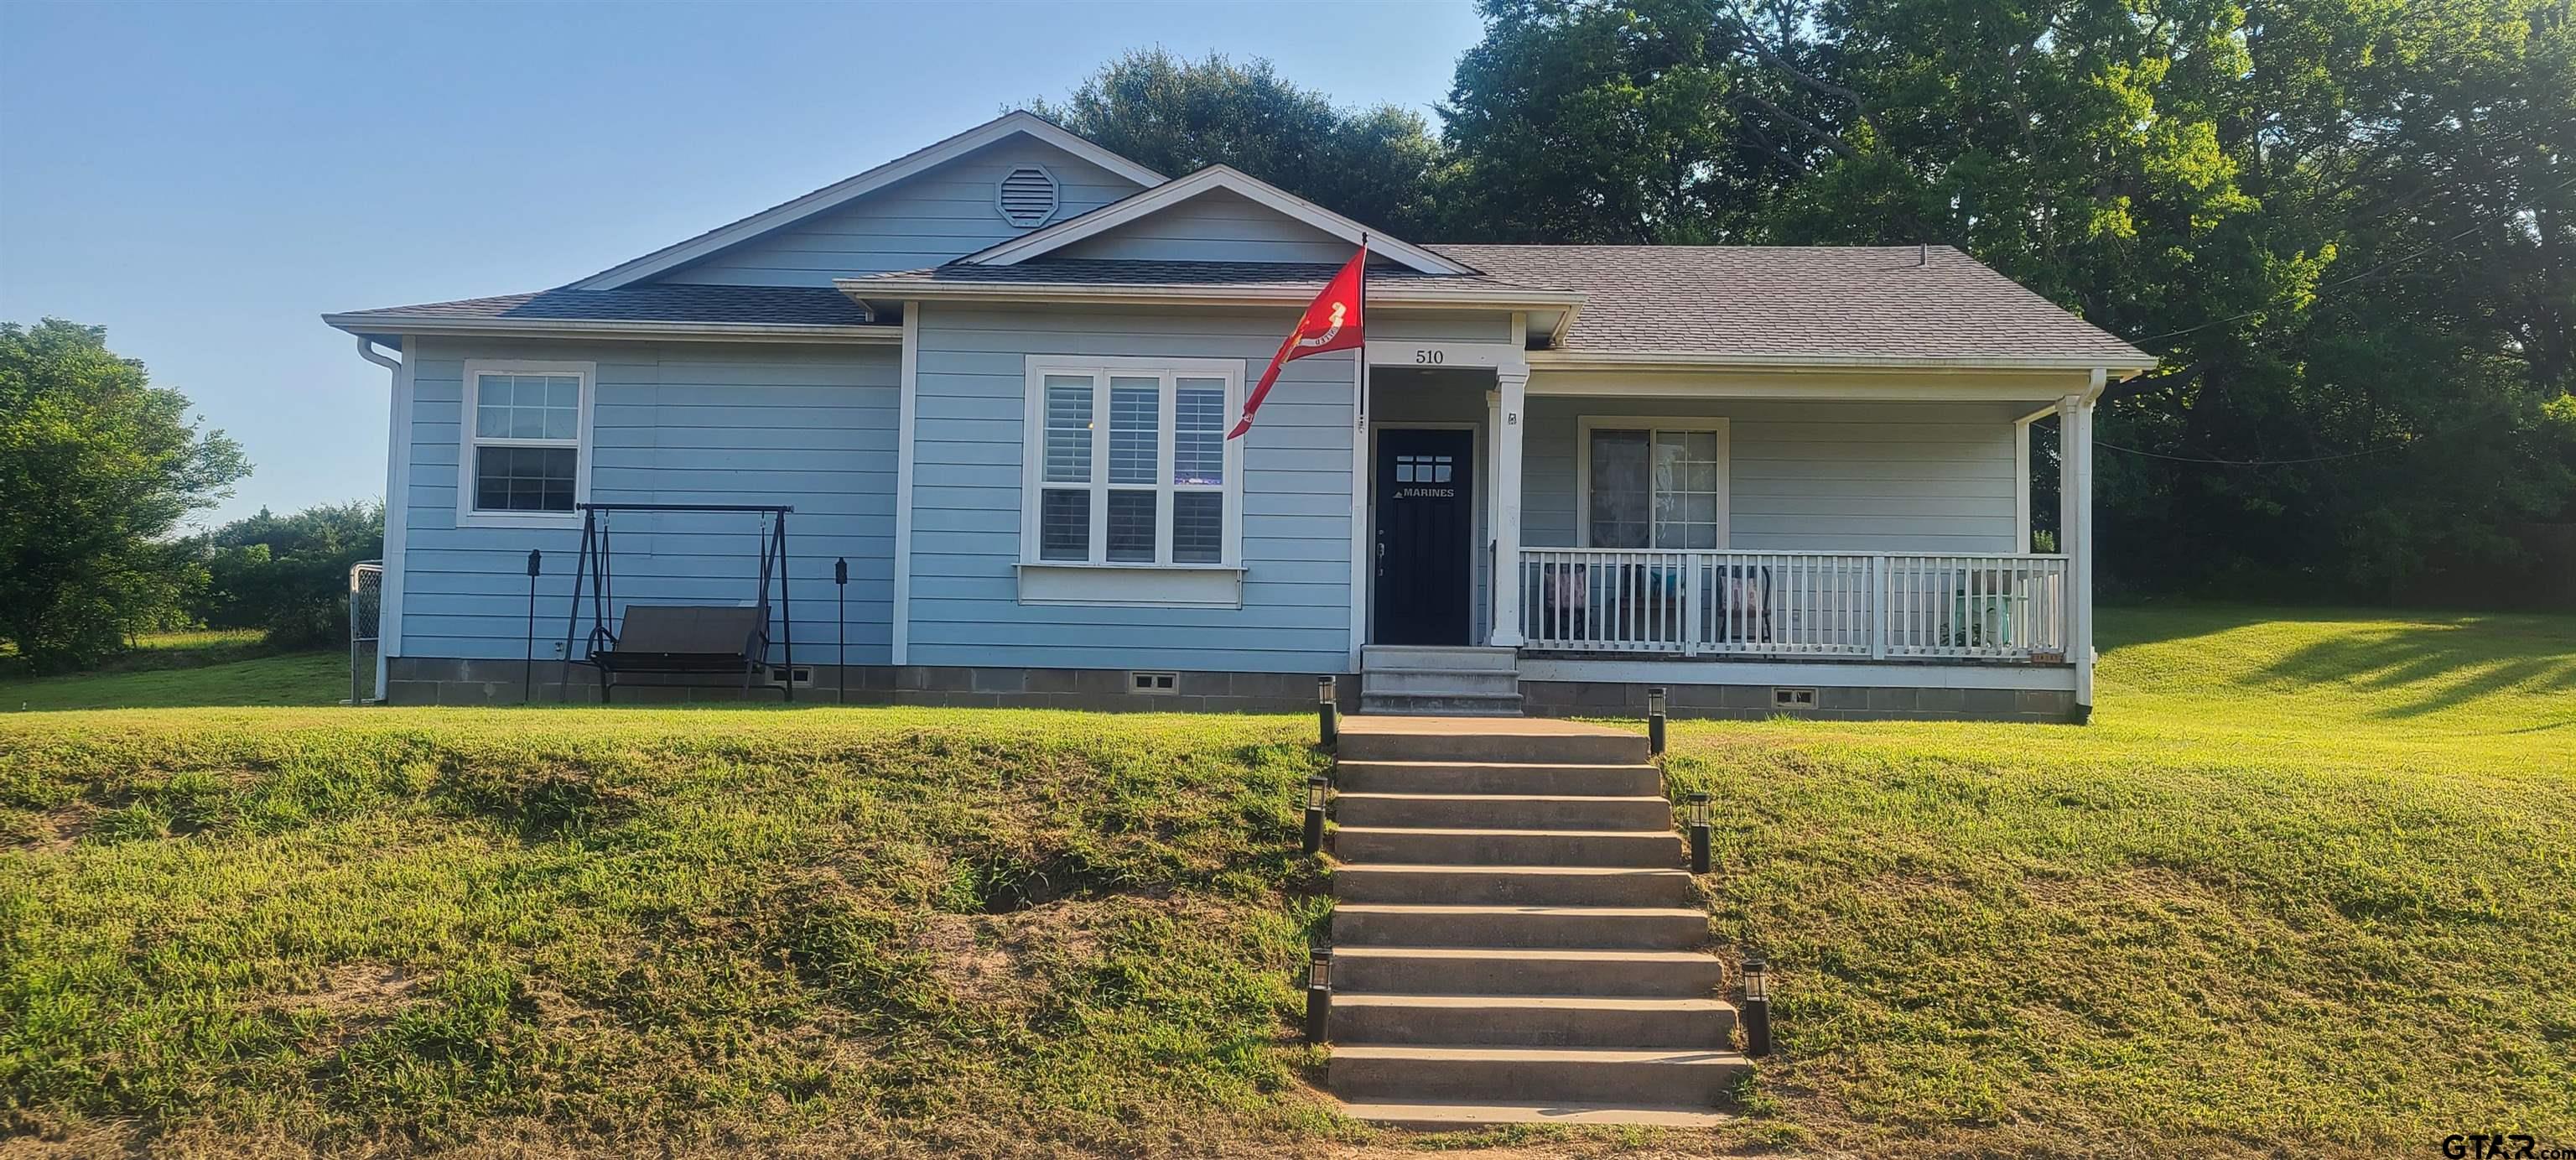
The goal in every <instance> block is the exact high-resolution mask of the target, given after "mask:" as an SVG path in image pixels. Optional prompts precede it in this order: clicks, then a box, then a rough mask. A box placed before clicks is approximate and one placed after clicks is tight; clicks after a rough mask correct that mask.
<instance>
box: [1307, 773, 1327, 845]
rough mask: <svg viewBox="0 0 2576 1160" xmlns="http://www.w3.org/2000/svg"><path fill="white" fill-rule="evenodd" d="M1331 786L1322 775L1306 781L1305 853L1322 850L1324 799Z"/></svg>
mask: <svg viewBox="0 0 2576 1160" xmlns="http://www.w3.org/2000/svg"><path fill="white" fill-rule="evenodd" d="M1332 786H1333V783H1332V780H1331V779H1330V778H1327V777H1325V776H1323V775H1322V774H1317V775H1315V776H1313V777H1310V778H1307V779H1306V852H1307V853H1309V854H1313V853H1318V852H1320V851H1322V850H1323V848H1324V797H1325V794H1326V793H1327V792H1328V791H1330V790H1331V789H1332Z"/></svg>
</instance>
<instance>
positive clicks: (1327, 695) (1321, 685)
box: [1315, 677, 1342, 749]
mask: <svg viewBox="0 0 2576 1160" xmlns="http://www.w3.org/2000/svg"><path fill="white" fill-rule="evenodd" d="M1315 733H1316V735H1317V736H1318V737H1320V738H1322V740H1323V745H1324V748H1326V749H1331V748H1333V747H1334V746H1335V745H1337V744H1340V742H1341V740H1342V706H1341V699H1340V697H1339V696H1338V694H1337V693H1336V692H1335V682H1334V680H1333V678H1331V677H1317V678H1315Z"/></svg>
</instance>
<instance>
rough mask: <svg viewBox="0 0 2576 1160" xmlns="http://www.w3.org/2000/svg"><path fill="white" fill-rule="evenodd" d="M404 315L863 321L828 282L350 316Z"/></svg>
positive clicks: (598, 294) (545, 295)
mask: <svg viewBox="0 0 2576 1160" xmlns="http://www.w3.org/2000/svg"><path fill="white" fill-rule="evenodd" d="M385 315H399V316H403V317H409V318H452V319H478V320H479V319H490V320H504V321H506V320H510V319H527V320H544V321H549V322H715V323H726V322H730V323H743V324H748V325H756V326H866V325H869V321H870V320H869V318H868V313H867V309H866V308H865V307H863V306H860V305H859V304H858V303H856V302H852V301H850V299H849V297H848V296H847V295H844V294H842V293H841V292H840V291H838V290H835V289H832V288H831V287H829V286H671V285H655V286H629V287H626V288H624V289H619V290H540V291H537V292H535V293H533V294H503V295H500V296H498V297H494V298H466V299H462V300H459V301H455V302H428V303H423V304H421V305H418V306H388V307H384V308H382V309H379V310H353V311H350V312H348V313H347V314H346V315H344V316H342V317H345V318H347V319H349V320H351V321H358V320H363V319H366V318H370V317H378V316H385Z"/></svg>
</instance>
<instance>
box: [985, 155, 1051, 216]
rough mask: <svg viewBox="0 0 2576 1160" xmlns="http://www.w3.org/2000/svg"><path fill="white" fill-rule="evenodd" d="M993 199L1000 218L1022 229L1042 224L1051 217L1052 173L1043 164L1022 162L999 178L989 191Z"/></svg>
mask: <svg viewBox="0 0 2576 1160" xmlns="http://www.w3.org/2000/svg"><path fill="white" fill-rule="evenodd" d="M993 201H994V204H995V205H996V206H997V207H998V208H1000V209H1001V211H1002V220H1003V221H1006V222H1009V223H1011V224H1012V225H1015V226H1018V227H1020V228H1021V229H1024V230H1025V229H1031V228H1034V227H1037V226H1042V225H1045V224H1046V222H1047V219H1048V218H1051V217H1054V216H1055V205H1056V184H1055V175H1054V174H1052V173H1049V172H1047V171H1046V169H1045V167H1043V166H1038V165H1023V166H1021V167H1019V168H1017V169H1014V170H1012V171H1011V175H1010V176H1008V177H1005V178H1003V179H1002V184H1001V185H1000V186H999V187H998V188H996V189H995V190H994V191H993Z"/></svg>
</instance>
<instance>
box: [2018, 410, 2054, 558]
mask: <svg viewBox="0 0 2576 1160" xmlns="http://www.w3.org/2000/svg"><path fill="white" fill-rule="evenodd" d="M2041 414H2046V412H2041ZM2038 417H2039V416H2038V415H2030V416H2025V417H2023V418H2020V419H2015V420H2013V536H2014V542H2013V551H2016V552H2036V551H2038V550H2039V549H2037V548H2034V547H2032V546H2031V544H2030V424H2031V420H2033V419H2036V418H2038Z"/></svg>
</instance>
